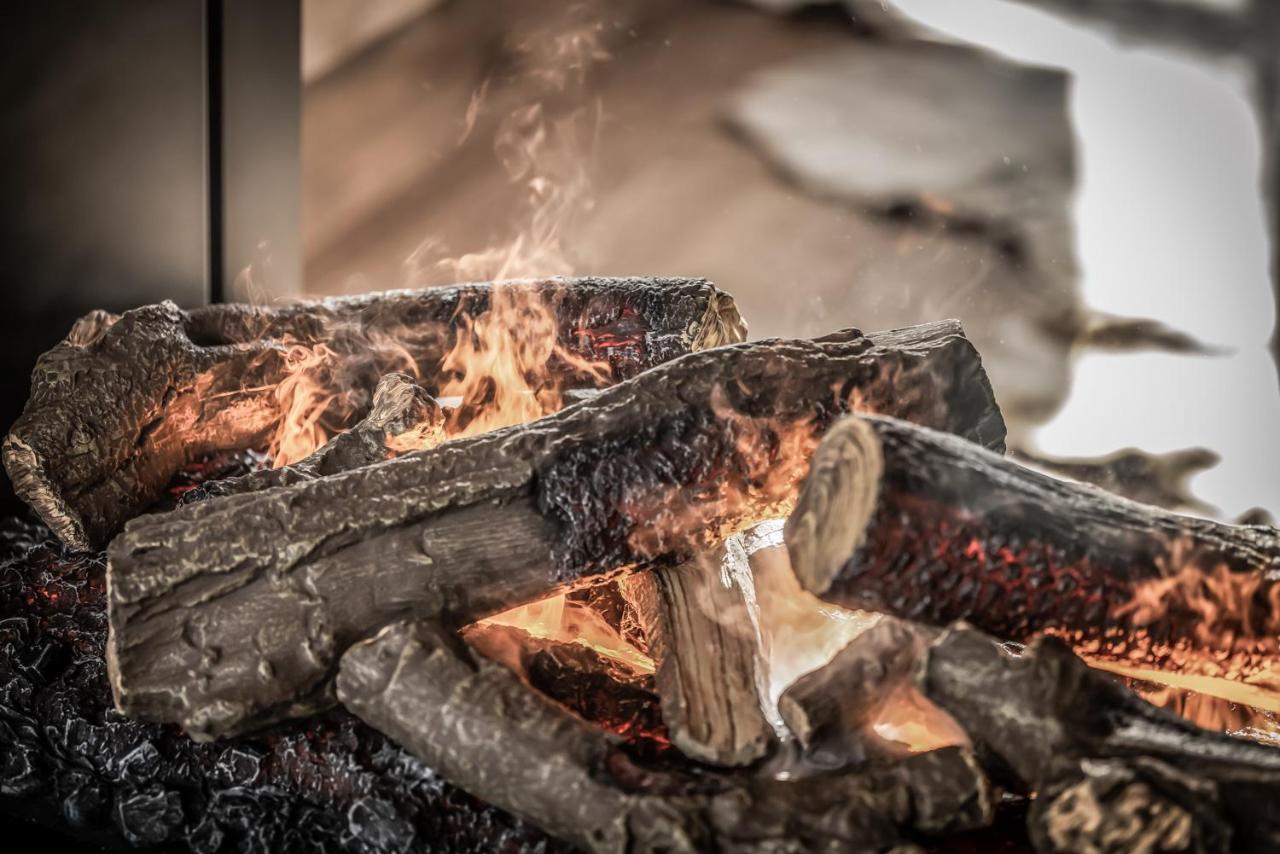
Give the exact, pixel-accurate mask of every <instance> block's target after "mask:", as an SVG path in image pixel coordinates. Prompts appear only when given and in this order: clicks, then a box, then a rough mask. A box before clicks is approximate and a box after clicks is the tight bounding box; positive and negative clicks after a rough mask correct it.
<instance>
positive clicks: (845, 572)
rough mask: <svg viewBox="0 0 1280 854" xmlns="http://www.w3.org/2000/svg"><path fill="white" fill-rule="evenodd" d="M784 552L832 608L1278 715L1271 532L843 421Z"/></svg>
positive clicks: (790, 527) (937, 437)
mask: <svg viewBox="0 0 1280 854" xmlns="http://www.w3.org/2000/svg"><path fill="white" fill-rule="evenodd" d="M787 545H788V550H789V551H790V554H791V560H792V565H793V567H794V569H795V572H796V576H797V577H798V578H799V579H800V582H801V584H802V585H803V586H804V587H805V588H806V589H808V590H810V591H812V592H813V593H815V594H817V595H819V596H821V597H823V598H824V599H827V600H828V601H831V602H835V603H838V604H841V605H844V606H846V607H851V608H865V609H868V610H875V611H882V612H887V613H890V614H894V615H897V616H900V617H903V618H907V619H911V620H917V621H921V622H926V623H930V624H933V625H938V626H942V625H947V624H948V623H950V622H951V621H954V620H966V621H968V622H970V623H972V624H973V625H975V626H976V627H978V628H980V629H982V630H983V631H986V632H989V633H990V634H993V635H995V636H997V637H999V638H1001V639H1002V640H1012V641H1019V642H1025V641H1027V640H1030V639H1031V638H1033V637H1035V636H1037V635H1039V634H1045V633H1047V634H1054V635H1058V636H1061V637H1063V638H1064V639H1066V640H1067V641H1068V642H1070V643H1071V645H1072V646H1073V647H1074V648H1075V649H1076V650H1077V651H1078V652H1079V653H1080V654H1081V655H1083V656H1084V657H1085V658H1086V659H1088V660H1089V661H1090V663H1091V664H1093V665H1094V666H1098V667H1102V668H1105V669H1109V670H1114V671H1117V672H1123V673H1125V674H1127V675H1131V676H1138V677H1140V678H1151V679H1155V680H1157V681H1159V679H1160V676H1161V674H1166V675H1167V674H1176V675H1177V676H1179V677H1185V678H1188V679H1193V680H1195V684H1194V686H1188V687H1195V688H1196V690H1198V691H1201V692H1202V693H1206V694H1215V693H1219V694H1220V695H1223V696H1228V695H1229V699H1232V700H1234V701H1236V702H1245V703H1248V704H1250V705H1253V706H1259V707H1264V708H1271V709H1277V708H1280V586H1277V583H1276V580H1275V579H1276V578H1277V577H1278V573H1280V534H1278V533H1277V531H1276V529H1274V528H1270V527H1263V526H1237V525H1227V524H1222V523H1219V522H1212V521H1208V520H1205V519H1196V518H1191V517H1187V516H1179V515H1176V514H1173V513H1169V512H1166V511H1163V510H1160V509H1157V508H1154V507H1148V506H1145V505H1141V504H1136V503H1134V502H1131V501H1127V500H1125V499H1121V498H1117V497H1115V496H1112V495H1110V494H1108V493H1106V492H1103V491H1101V490H1099V489H1096V488H1094V487H1090V486H1086V485H1082V484H1078V483H1073V482H1067V481H1061V480H1057V479H1055V478H1052V477H1049V476H1047V475H1043V474H1040V473H1038V472H1035V471H1032V470H1030V469H1027V468H1024V467H1022V466H1019V465H1017V464H1016V463H1014V462H1012V461H1010V460H1008V459H1005V458H1003V457H1001V456H999V455H996V454H992V453H990V452H988V451H986V450H985V449H983V448H980V447H978V446H977V445H975V444H973V443H970V442H966V441H964V440H962V439H960V438H957V437H955V436H949V435H946V434H943V433H940V432H937V431H934V430H929V429H925V428H922V427H919V426H917V425H913V424H908V423H906V422H903V421H899V420H895V419H893V418H884V417H876V416H865V417H864V416H855V417H852V418H850V419H848V420H845V421H842V422H840V423H838V424H836V425H835V426H834V427H833V428H832V429H831V431H830V432H829V433H828V435H827V437H826V438H825V439H824V441H823V443H822V445H821V446H820V447H819V449H818V451H817V452H816V454H815V455H814V460H813V463H812V466H811V472H810V475H809V479H808V481H807V482H806V484H805V486H804V489H803V491H802V493H801V496H800V498H799V500H798V502H797V506H796V509H795V512H794V513H793V514H792V515H791V517H790V519H789V520H788V523H787ZM1176 684H1183V683H1182V682H1179V683H1176Z"/></svg>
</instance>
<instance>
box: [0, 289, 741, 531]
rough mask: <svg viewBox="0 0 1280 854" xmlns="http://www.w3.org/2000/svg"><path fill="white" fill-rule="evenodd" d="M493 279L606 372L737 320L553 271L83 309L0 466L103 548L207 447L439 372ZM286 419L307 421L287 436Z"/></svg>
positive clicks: (297, 452) (725, 329)
mask: <svg viewBox="0 0 1280 854" xmlns="http://www.w3.org/2000/svg"><path fill="white" fill-rule="evenodd" d="M498 293H502V294H504V295H505V296H507V297H512V296H513V295H514V294H520V295H521V296H520V297H519V298H518V299H517V298H513V300H514V301H513V303H512V305H513V308H512V311H515V312H518V315H517V316H518V317H519V319H520V321H521V322H523V323H527V322H528V320H529V318H528V315H529V313H530V311H531V310H533V311H536V312H537V313H539V318H538V319H539V320H540V321H541V323H542V325H544V326H546V327H547V328H548V329H549V330H550V331H551V332H552V338H553V339H555V340H556V341H558V348H559V349H558V350H557V353H558V354H559V355H562V356H566V357H570V360H571V361H572V359H573V358H578V359H591V360H602V361H604V362H607V363H608V365H609V367H610V369H611V372H612V375H613V378H614V379H625V378H627V377H630V376H634V375H635V374H637V373H639V372H640V371H642V370H644V369H646V368H648V367H650V366H652V365H655V364H658V363H660V362H662V361H665V360H667V359H670V358H672V357H674V356H678V355H680V354H682V353H686V352H689V351H690V350H698V349H702V348H705V347H711V346H716V345H719V344H723V343H727V342H731V341H739V340H741V339H742V338H743V337H744V333H745V327H744V325H743V324H742V321H741V318H739V316H738V313H737V310H736V309H735V308H734V305H733V301H732V299H730V298H729V297H728V296H727V295H726V294H724V293H722V292H720V291H718V290H716V289H715V287H714V286H712V285H711V284H709V283H707V282H706V281H703V280H695V279H560V280H556V279H552V280H546V281H536V282H535V281H528V282H523V283H513V284H511V285H508V286H503V287H495V286H493V285H488V284H479V285H462V286H458V287H453V288H441V289H434V290H424V291H399V292H394V293H386V294H370V295H367V296H362V297H350V298H339V299H326V300H321V301H316V302H303V303H297V304H293V305H287V306H278V307H263V306H248V305H216V306H207V307H204V308H199V309H196V310H194V311H190V312H187V311H181V310H179V309H178V307H177V306H175V305H173V304H172V303H162V304H160V305H152V306H146V307H143V308H139V309H135V310H133V311H129V312H125V313H124V314H123V315H120V316H116V315H111V314H107V313H105V312H94V313H92V314H90V315H87V316H86V317H85V318H83V319H82V320H80V321H79V322H77V324H76V325H75V327H74V328H73V329H72V331H71V333H70V334H69V335H68V336H67V338H66V339H65V340H64V341H62V343H60V344H58V345H57V346H56V347H54V348H53V349H52V350H50V351H49V352H48V353H45V354H44V355H43V356H42V357H41V358H40V359H39V361H38V362H37V363H36V367H35V371H34V372H33V374H32V390H31V399H30V400H29V401H28V403H27V407H26V410H25V411H24V412H23V414H22V417H21V418H19V419H18V421H17V422H16V423H15V424H14V425H13V428H12V430H11V431H10V433H9V435H8V436H7V437H6V439H5V442H4V463H5V468H6V469H7V470H8V472H9V477H10V479H11V480H12V481H13V484H14V489H15V491H16V492H17V493H18V495H19V496H20V497H21V498H22V499H23V500H24V501H26V502H27V503H28V504H30V505H31V506H32V507H33V508H34V509H35V510H36V512H37V513H38V514H39V515H40V517H41V518H42V519H43V520H44V521H45V523H46V524H48V525H49V527H50V528H51V529H52V530H53V531H54V533H55V534H57V535H58V537H59V538H60V539H62V541H63V542H65V543H66V544H67V545H69V546H71V547H72V548H77V549H89V548H91V547H92V548H97V547H101V546H102V545H103V544H105V542H106V541H107V540H108V539H109V538H110V537H111V536H112V535H114V534H115V533H116V532H117V531H118V530H119V529H120V526H121V525H122V524H123V523H124V522H125V521H126V520H127V519H130V518H132V517H134V516H136V515H138V513H140V512H142V511H143V510H144V509H146V508H147V507H148V506H150V505H151V504H152V503H154V502H155V501H156V500H157V499H158V498H159V497H160V495H161V493H162V492H163V490H164V488H165V485H166V484H168V483H169V481H170V480H171V479H172V478H173V476H174V474H175V473H176V472H177V471H178V470H179V469H180V468H182V467H183V466H184V465H186V464H187V463H190V462H192V461H193V460H196V459H199V458H200V457H202V456H204V455H207V454H209V453H212V452H215V451H219V450H233V449H246V448H259V449H261V448H264V447H268V446H270V447H272V449H273V450H274V451H276V453H277V456H278V457H279V456H281V455H282V454H283V456H282V458H281V459H277V463H280V462H288V461H291V460H296V459H299V458H301V457H303V456H306V454H307V453H309V452H310V451H311V450H312V449H314V448H315V447H317V446H319V445H320V444H322V443H323V441H324V440H325V439H327V438H329V436H330V435H332V434H335V433H337V432H340V431H341V430H342V429H345V428H346V427H350V426H351V424H353V423H354V422H355V421H356V420H357V419H358V418H360V417H361V416H362V415H363V414H364V412H365V411H366V410H367V407H368V401H369V395H370V393H371V392H372V391H373V387H374V384H375V383H376V382H377V381H378V379H379V378H380V377H381V376H382V375H383V374H385V373H387V372H389V371H396V370H401V371H411V372H413V371H416V370H417V369H418V368H419V367H420V368H421V369H422V370H424V371H426V372H427V373H429V374H432V373H434V372H436V371H437V366H442V363H443V360H444V358H445V356H446V354H447V353H448V351H449V348H450V346H451V343H452V342H453V341H454V340H456V338H457V334H458V331H459V329H460V328H464V329H465V330H466V331H472V332H474V328H475V327H474V323H473V319H474V318H475V317H477V316H480V315H483V314H484V313H485V312H486V311H488V310H489V309H490V307H491V306H494V305H496V304H497V302H496V301H495V299H494V295H495V294H498ZM469 323H471V324H472V325H471V326H468V325H467V324H469ZM291 377H292V378H295V379H296V378H298V377H306V378H307V379H308V380H309V382H308V383H305V384H304V383H299V382H296V381H294V382H287V380H290V378H291ZM431 379H434V377H432V378H431ZM304 409H305V410H307V411H303V410H304ZM291 419H295V420H299V421H301V426H302V428H304V431H303V432H304V434H305V435H303V436H290V435H284V434H283V433H282V430H284V429H286V428H288V429H292V428H293V426H294V425H292V424H291V423H290V420H291ZM328 428H332V429H328ZM291 443H292V444H291ZM308 443H309V444H308ZM293 446H296V447H293Z"/></svg>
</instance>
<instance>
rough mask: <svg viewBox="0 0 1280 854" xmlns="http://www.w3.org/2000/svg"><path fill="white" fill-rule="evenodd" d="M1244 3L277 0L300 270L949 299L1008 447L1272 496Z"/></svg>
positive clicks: (923, 316) (1243, 503) (783, 329)
mask: <svg viewBox="0 0 1280 854" xmlns="http://www.w3.org/2000/svg"><path fill="white" fill-rule="evenodd" d="M1264 5H1266V4H1262V3H1251V2H1249V0H1116V2H1109V3H1092V2H1065V1H1063V2H1059V0H1038V2H1032V1H1031V0H1029V2H1021V3H1015V2H1004V0H965V2H954V0H898V2H892V3H890V2H857V0H846V1H845V2H833V3H806V2H801V1H800V0H757V2H741V3H734V2H717V0H643V2H641V0H609V2H604V0H600V1H599V2H581V3H572V4H566V3H559V2H536V1H534V0H505V2H504V0H485V2H480V0H473V2H465V0H456V1H455V2H432V1H431V0H378V2H376V3H371V4H367V5H362V6H360V7H359V9H358V10H357V9H356V6H355V5H354V4H351V3H346V2H343V0H306V3H305V7H304V35H305V39H304V50H303V67H304V69H305V74H306V78H305V89H304V111H303V176H304V177H303V226H304V228H303V247H304V257H305V270H306V277H305V278H306V287H307V289H308V290H309V291H310V292H312V293H316V294H334V293H344V292H351V291H359V290H368V289H377V288H390V287H405V286H415V287H416V286H424V285H432V284H440V283H445V282H449V281H454V280H457V279H459V278H487V277H489V276H494V275H524V274H544V273H570V272H574V273H600V274H680V275H703V276H707V277H710V278H712V279H713V280H714V281H716V282H717V283H718V284H719V285H721V286H722V287H724V288H725V289H727V290H729V291H730V292H732V293H733V294H734V296H735V297H736V298H737V300H738V302H739V303H740V305H741V307H742V309H743V312H744V315H745V316H746V317H747V319H748V321H749V322H750V324H751V329H752V333H753V335H755V336H771V335H812V334H819V333H822V332H826V331H830V330H831V329H834V328H837V327H843V326H851V325H853V326H860V327H863V328H867V329H874V328H881V327H889V326H895V325H901V324H906V323H912V322H918V321H922V320H929V319H933V318H936V317H940V316H955V317H959V318H960V319H962V320H963V321H964V323H965V326H966V328H967V330H968V331H969V333H970V335H971V337H973V338H974V339H975V341H976V342H977V344H978V346H979V348H980V349H981V351H982V353H983V355H984V358H985V360H986V362H987V364H988V367H989V370H990V372H991V375H992V378H993V381H994V383H995V386H996V392H997V395H998V396H999V398H1000V400H1001V403H1002V405H1003V407H1004V409H1005V412H1006V414H1007V415H1008V416H1009V419H1010V426H1011V428H1012V436H1013V444H1014V447H1015V448H1016V449H1017V450H1018V451H1019V452H1020V453H1022V454H1023V455H1024V457H1025V458H1027V459H1029V460H1032V461H1034V462H1037V463H1038V464H1041V465H1044V466H1046V467H1051V468H1056V469H1057V470H1059V471H1065V472H1067V473H1070V474H1073V475H1075V476H1079V477H1086V478H1088V479H1092V480H1095V481H1098V482H1102V483H1104V484H1106V485H1108V486H1111V487H1112V488H1118V489H1120V490H1121V491H1127V492H1129V493H1130V494H1132V495H1134V496H1135V497H1139V498H1143V499H1146V500H1152V501H1156V502H1157V503H1163V504H1165V505H1167V506H1172V507H1181V508H1183V509H1188V510H1192V511H1195V512H1203V513H1213V514H1217V515H1221V516H1224V517H1227V518H1235V517H1238V516H1240V515H1241V514H1244V513H1246V512H1248V511H1250V510H1251V508H1258V507H1261V508H1266V509H1270V510H1275V509H1280V455H1277V454H1276V453H1275V451H1274V448H1273V447H1272V441H1271V437H1273V436H1274V435H1276V433H1277V427H1280V394H1277V388H1278V384H1277V377H1276V371H1275V363H1274V360H1273V359H1272V356H1271V350H1270V344H1269V342H1270V338H1271V335H1272V329H1273V327H1274V322H1275V312H1274V296H1273V291H1272V288H1271V285H1270V275H1269V264H1270V263H1271V260H1270V256H1269V249H1268V235H1269V234H1272V233H1274V224H1272V225H1269V224H1268V220H1267V218H1266V212H1265V208H1264V199H1265V196H1264V194H1263V193H1262V192H1261V189H1262V181H1263V180H1264V174H1265V173H1266V170H1267V169H1268V168H1269V163H1270V162H1271V159H1272V158H1271V157H1270V156H1269V155H1273V154H1274V153H1275V151H1276V140H1275V137H1274V135H1270V136H1264V131H1266V130H1267V129H1268V128H1271V127H1273V124H1269V123H1270V122H1273V118H1274V113H1275V111H1274V110H1272V109H1268V105H1271V106H1272V107H1274V106H1275V104H1276V101H1275V97H1274V92H1275V89H1274V80H1275V76H1274V74H1275V69H1274V67H1273V65H1272V64H1271V53H1272V52H1269V51H1267V50H1265V49H1263V47H1260V46H1265V45H1267V44H1270V45H1274V44H1276V43H1280V42H1277V41H1274V40H1273V41H1268V40H1267V39H1268V38H1269V36H1268V34H1271V35H1274V34H1275V33H1277V32H1278V31H1277V29H1276V28H1275V21H1274V15H1273V14H1271V12H1270V11H1269V10H1268V9H1265V8H1264ZM1135 39H1136V40H1135ZM1197 473H1199V474H1198V475H1197ZM1193 476H1195V480H1194V483H1192V484H1190V485H1189V484H1188V481H1189V479H1190V478H1191V477H1193Z"/></svg>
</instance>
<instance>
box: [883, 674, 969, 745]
mask: <svg viewBox="0 0 1280 854" xmlns="http://www.w3.org/2000/svg"><path fill="white" fill-rule="evenodd" d="M871 730H872V732H874V733H875V734H876V735H878V736H879V737H880V738H881V739H883V740H884V741H885V742H887V743H888V744H890V745H894V746H897V747H900V748H901V749H902V750H904V751H906V752H907V753H927V752H929V751H930V750H938V749H940V748H943V747H953V746H956V745H962V746H964V745H968V744H969V737H968V736H967V735H966V734H965V731H964V730H963V729H962V728H961V727H960V725H959V724H958V723H956V722H955V719H954V718H952V717H951V716H950V715H948V714H947V713H946V712H944V711H943V710H942V709H940V708H938V707H937V706H935V705H934V704H933V703H930V702H929V701H928V700H926V699H925V698H924V696H923V695H922V694H921V693H920V692H919V691H918V690H916V688H915V687H914V686H913V685H911V684H909V683H904V684H902V685H899V686H898V687H897V688H895V689H894V690H893V691H892V692H890V694H889V696H888V697H887V698H885V701H884V704H883V705H882V706H881V707H880V708H879V709H878V710H877V711H876V714H875V720H874V722H873V723H872V724H871Z"/></svg>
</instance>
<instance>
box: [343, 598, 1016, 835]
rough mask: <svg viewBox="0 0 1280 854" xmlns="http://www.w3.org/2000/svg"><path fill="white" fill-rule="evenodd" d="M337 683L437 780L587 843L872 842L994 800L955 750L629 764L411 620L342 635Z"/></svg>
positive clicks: (969, 823) (958, 823)
mask: <svg viewBox="0 0 1280 854" xmlns="http://www.w3.org/2000/svg"><path fill="white" fill-rule="evenodd" d="M338 696H339V698H340V699H341V701H342V703H343V704H344V705H345V706H346V707H347V708H348V709H350V710H351V711H352V712H354V713H355V714H356V715H357V716H359V717H360V718H362V719H363V720H364V721H366V722H367V723H369V724H370V725H371V726H373V727H375V728H376V729H379V730H381V731H382V732H384V733H386V734H387V735H388V736H390V737H391V738H393V739H395V740H396V741H398V742H400V743H401V744H403V745H404V746H405V747H406V748H408V749H409V751H410V752H412V753H413V754H414V755H416V756H417V757H418V758H419V759H421V760H422V761H423V762H425V763H426V764H427V765H429V766H430V767H431V768H433V769H434V770H436V771H437V772H438V773H439V774H441V776H443V777H444V778H445V779H447V780H449V781H450V782H452V783H454V784H455V785H457V786H460V787H461V788H463V789H465V790H466V791H468V792H470V793H471V794H473V795H475V796H476V797H478V798H481V799H482V800H485V801H487V802H489V803H492V804H495V805H496V806H499V807H502V808H504V809H507V810H510V811H511V812H514V813H516V814H518V815H521V816H523V817H524V818H526V819H528V820H530V821H532V822H533V823H535V824H537V825H538V826H540V827H542V828H543V829H545V830H546V831H548V832H549V833H551V834H553V835H555V836H557V837H559V838H561V839H564V840H566V841H568V842H571V843H573V844H574V845H577V846H579V847H581V848H582V849H584V850H587V851H593V852H658V851H665V852H694V851H711V850H714V851H726V852H762V854H763V852H766V851H779V850H786V851H835V850H855V849H857V850H883V849H887V848H889V847H890V846H892V845H893V844H895V843H896V842H898V841H899V840H901V839H903V838H904V837H906V838H911V837H912V836H918V835H922V834H923V835H928V834H940V833H945V832H948V831H952V830H959V829H967V828H971V827H976V826H982V825H985V824H987V823H989V822H990V820H991V815H992V800H991V792H990V790H989V789H988V787H987V784H986V781H985V780H984V779H983V777H982V775H981V774H979V773H977V771H976V769H975V767H974V765H973V763H972V760H971V759H970V757H969V756H968V754H967V753H965V752H962V751H959V750H944V751H937V752H934V753H931V754H925V755H922V756H915V757H912V758H910V759H908V760H906V761H904V762H901V763H895V764H892V765H888V766H880V767H875V768H871V769H867V770H864V771H862V772H859V773H857V774H842V775H816V776H812V777H807V778H804V779H803V780H799V781H778V780H772V779H754V778H751V777H750V776H742V775H737V776H730V775H726V776H724V777H716V776H714V775H710V776H707V775H703V776H699V777H698V778H697V781H698V782H697V785H696V786H695V785H691V784H690V783H691V779H685V778H683V777H681V776H680V775H679V774H677V773H675V772H664V771H654V770H649V769H645V768H643V767H641V766H637V765H636V764H635V763H634V761H633V760H632V759H630V758H629V757H628V756H627V754H626V753H625V751H624V750H623V749H621V745H620V743H619V742H618V741H617V740H616V738H615V737H613V736H610V735H607V734H605V733H604V732H603V731H601V730H599V729H595V728H593V727H591V726H589V725H587V724H585V723H583V722H582V721H581V720H579V719H577V718H575V717H574V716H572V715H570V714H568V713H567V712H566V711H565V710H564V709H563V708H560V707H558V706H556V705H555V704H554V703H552V702H551V701H550V700H547V699H546V698H544V697H541V696H539V695H538V694H536V693H535V692H533V691H531V690H530V689H529V688H528V687H527V686H526V685H524V684H523V683H521V682H520V680H519V679H518V678H517V677H516V676H515V674H513V673H512V672H511V671H510V670H508V669H506V668H505V667H503V666H501V665H499V664H495V663H493V662H491V661H488V660H486V659H477V658H475V657H473V656H471V655H470V654H469V653H468V652H467V651H466V650H465V649H464V648H461V647H460V646H459V645H458V642H457V640H456V639H455V638H451V637H449V636H447V635H446V634H444V633H442V632H440V631H439V630H437V629H433V628H431V627H429V626H426V625H423V624H404V623H402V624H396V625H393V626H390V627H388V628H386V629H384V630H383V631H382V632H381V633H379V634H378V635H377V636H375V637H374V638H372V639H370V640H368V641H365V642H363V643H360V644H357V645H356V646H354V647H352V648H351V649H350V650H349V651H348V652H347V653H346V655H344V656H343V659H342V669H341V671H340V673H339V675H338Z"/></svg>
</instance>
